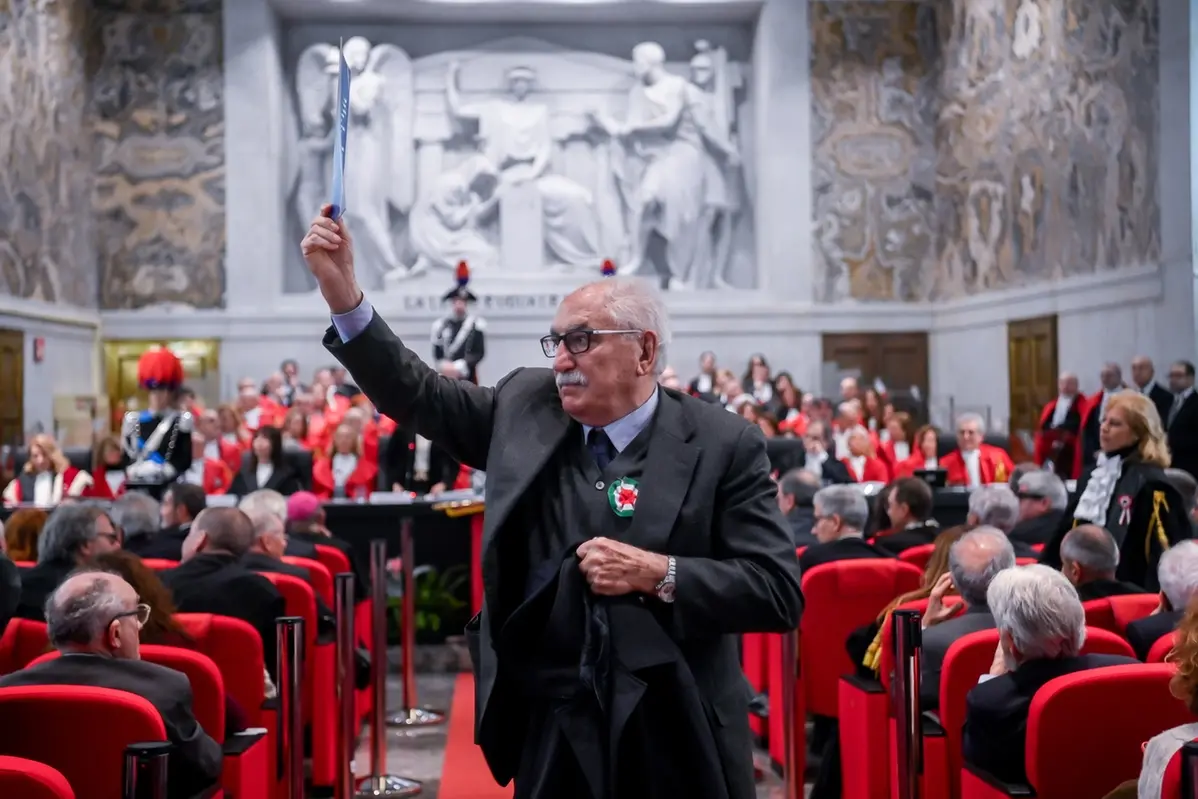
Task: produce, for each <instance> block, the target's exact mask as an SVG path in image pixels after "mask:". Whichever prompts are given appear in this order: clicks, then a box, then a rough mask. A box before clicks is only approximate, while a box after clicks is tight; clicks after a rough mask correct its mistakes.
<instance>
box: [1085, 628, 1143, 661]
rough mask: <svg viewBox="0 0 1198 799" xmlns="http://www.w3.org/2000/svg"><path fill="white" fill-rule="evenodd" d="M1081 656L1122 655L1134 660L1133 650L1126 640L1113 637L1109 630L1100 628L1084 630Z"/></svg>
mask: <svg viewBox="0 0 1198 799" xmlns="http://www.w3.org/2000/svg"><path fill="white" fill-rule="evenodd" d="M1081 653H1082V654H1083V655H1124V656H1125V657H1129V658H1134V657H1135V656H1136V653H1135V650H1133V649H1132V648H1131V644H1129V643H1128V642H1127V639H1126V638H1123V637H1122V636H1119V635H1115V634H1114V633H1113V632H1111V631H1110V630H1104V629H1102V628H1101V627H1087V628H1086V642H1085V643H1084V644H1082V652H1081Z"/></svg>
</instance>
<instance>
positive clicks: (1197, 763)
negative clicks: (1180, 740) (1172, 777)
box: [1181, 741, 1198, 799]
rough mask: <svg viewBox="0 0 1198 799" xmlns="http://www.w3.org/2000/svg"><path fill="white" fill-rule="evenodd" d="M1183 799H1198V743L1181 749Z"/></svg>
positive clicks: (1190, 742)
mask: <svg viewBox="0 0 1198 799" xmlns="http://www.w3.org/2000/svg"><path fill="white" fill-rule="evenodd" d="M1181 799H1198V741H1188V742H1187V743H1186V745H1185V746H1183V747H1182V748H1181Z"/></svg>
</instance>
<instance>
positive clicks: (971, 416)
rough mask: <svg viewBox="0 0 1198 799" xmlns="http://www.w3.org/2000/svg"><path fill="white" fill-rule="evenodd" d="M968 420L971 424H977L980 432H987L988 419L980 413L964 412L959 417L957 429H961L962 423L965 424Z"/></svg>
mask: <svg viewBox="0 0 1198 799" xmlns="http://www.w3.org/2000/svg"><path fill="white" fill-rule="evenodd" d="M966 422H968V423H970V424H976V425H977V426H978V432H979V433H985V432H986V420H985V419H983V418H982V415H981V414H979V413H963V414H961V415H960V416H958V417H957V429H958V430H960V429H961V425H963V424H965V423H966Z"/></svg>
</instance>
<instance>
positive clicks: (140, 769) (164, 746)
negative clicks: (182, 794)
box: [121, 741, 171, 799]
mask: <svg viewBox="0 0 1198 799" xmlns="http://www.w3.org/2000/svg"><path fill="white" fill-rule="evenodd" d="M170 753H171V745H170V744H169V743H166V742H165V741H160V742H156V743H144V744H129V745H128V746H127V747H125V769H124V774H123V775H122V776H123V779H122V780H121V782H122V787H121V799H166V776H167V765H168V760H169V759H170Z"/></svg>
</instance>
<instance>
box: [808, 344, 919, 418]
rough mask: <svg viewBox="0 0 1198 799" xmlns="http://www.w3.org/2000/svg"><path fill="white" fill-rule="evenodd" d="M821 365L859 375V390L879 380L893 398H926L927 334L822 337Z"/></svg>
mask: <svg viewBox="0 0 1198 799" xmlns="http://www.w3.org/2000/svg"><path fill="white" fill-rule="evenodd" d="M823 362H824V363H825V364H829V363H833V364H836V365H837V367H838V368H840V369H842V370H851V369H856V370H858V371H860V372H861V379H862V386H861V387H862V390H864V389H865V388H866V387H868V385H869V384H871V383H873V381H874V380H876V379H878V378H881V380H882V382H883V383H885V384H886V387H887V389H889V391H890V393H891V395H892V396H895V397H898V396H909V395H910V394H911V389H912V387H914V388H916V389H918V390H919V396H920V398H921V402H920V404H921V405H922V402H923V401H926V399H927V396H928V334H927V333H825V334H824V337H823Z"/></svg>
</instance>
